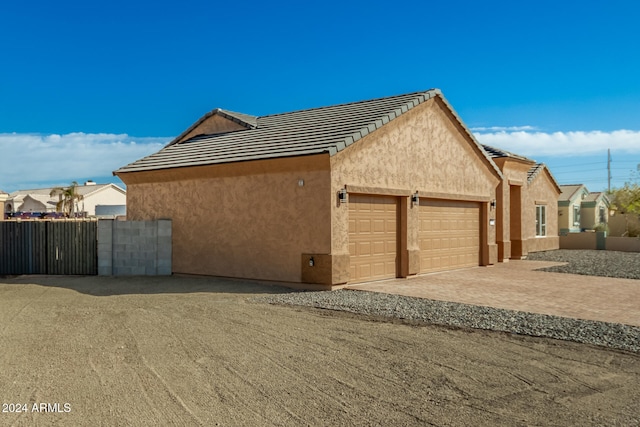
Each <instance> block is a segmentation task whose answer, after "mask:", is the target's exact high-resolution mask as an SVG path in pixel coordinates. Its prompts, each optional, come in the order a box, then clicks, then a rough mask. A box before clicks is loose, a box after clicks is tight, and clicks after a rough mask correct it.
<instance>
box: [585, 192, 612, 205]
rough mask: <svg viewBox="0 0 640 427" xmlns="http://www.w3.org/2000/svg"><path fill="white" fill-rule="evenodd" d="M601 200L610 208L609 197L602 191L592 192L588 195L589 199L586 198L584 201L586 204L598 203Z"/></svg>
mask: <svg viewBox="0 0 640 427" xmlns="http://www.w3.org/2000/svg"><path fill="white" fill-rule="evenodd" d="M599 199H602V201H604V203H605V204H606V205H607V206H609V204H610V203H611V202H610V200H609V198H608V197H607V195H606V194H605V193H604V192H602V191H594V192H590V193H589V194H588V195H587V197H585V199H584V201H585V202H597V201H598V200H599Z"/></svg>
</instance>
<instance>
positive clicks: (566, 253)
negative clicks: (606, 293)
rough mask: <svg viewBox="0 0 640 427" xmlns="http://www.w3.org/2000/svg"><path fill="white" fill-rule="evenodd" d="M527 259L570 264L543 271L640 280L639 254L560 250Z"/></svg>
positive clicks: (538, 254) (530, 255) (541, 253)
mask: <svg viewBox="0 0 640 427" xmlns="http://www.w3.org/2000/svg"><path fill="white" fill-rule="evenodd" d="M527 259H529V260H532V261H557V262H566V263H568V264H567V265H561V266H557V267H548V268H543V269H542V270H543V271H551V272H555V273H571V274H584V275H587V276H604V277H618V278H621V279H640V253H637V252H616V251H593V250H569V249H560V250H557V251H546V252H534V253H530V254H529V255H528V256H527Z"/></svg>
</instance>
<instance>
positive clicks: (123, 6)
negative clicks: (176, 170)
mask: <svg viewBox="0 0 640 427" xmlns="http://www.w3.org/2000/svg"><path fill="white" fill-rule="evenodd" d="M638 16H640V2H636V1H616V0H611V1H608V2H601V1H598V2H596V1H580V2H578V1H557V0H555V1H553V2H551V1H546V0H542V1H536V2H514V1H508V2H507V1H504V2H503V1H487V2H476V1H448V2H432V1H424V0H423V1H411V0H410V1H405V2H397V3H392V2H388V1H385V2H379V1H375V0H374V1H367V2H360V1H352V2H350V1H341V2H334V1H324V2H314V1H308V2H298V1H296V2H293V1H284V2H253V1H246V2H211V1H190V0H185V1H182V2H162V1H155V2H150V1H134V0H128V1H120V0H113V1H109V2H87V1H67V0H59V1H57V2H51V1H48V0H47V1H44V0H35V1H31V2H15V1H14V2H2V4H1V5H0V47H1V49H0V55H1V61H0V164H1V165H2V166H0V189H2V190H4V191H9V192H10V191H14V190H16V189H18V188H29V187H37V186H45V185H64V184H68V183H69V182H71V181H73V180H76V181H79V182H81V181H84V180H87V179H93V180H95V181H98V182H119V181H118V179H117V178H114V177H112V176H111V171H113V170H114V169H117V168H118V167H120V166H122V165H124V164H127V163H130V162H131V161H134V160H136V159H138V158H140V157H142V156H144V155H147V154H150V153H151V152H154V151H157V149H159V148H160V147H161V146H162V145H163V144H164V143H165V142H166V141H168V140H170V139H171V137H173V136H175V135H177V134H179V133H180V132H182V131H183V130H184V129H185V128H187V127H188V126H189V125H190V124H191V123H193V122H194V121H195V120H197V119H198V118H199V117H201V116H202V115H203V114H204V113H206V112H207V111H210V110H212V109H213V108H216V107H221V108H225V109H229V110H233V111H240V112H245V113H248V114H255V115H264V114H272V113H279V112H285V111H292V110H297V109H303V108H312V107H318V106H323V105H330V104H336V103H343V102H351V101H359V100H363V99H372V98H377V97H382V96H390V95H396V94H401V93H408V92H414V91H419V90H425V89H429V88H433V87H437V88H440V89H441V90H442V91H443V93H444V95H445V97H446V98H447V99H448V101H449V102H450V103H451V104H452V105H453V107H454V108H455V109H456V111H457V112H458V114H459V115H460V116H461V117H462V119H463V121H464V122H465V123H466V125H467V126H468V127H469V128H471V129H472V131H473V132H474V133H475V134H476V137H477V139H478V140H480V141H481V142H483V143H488V144H492V145H497V146H498V147H500V148H503V149H506V150H510V151H514V152H516V153H518V154H522V155H526V156H529V157H532V158H534V159H536V160H538V161H542V162H545V163H547V164H548V165H549V167H550V168H551V170H552V172H553V173H554V175H555V177H556V178H557V180H558V181H559V182H560V183H561V184H563V183H577V182H582V183H585V184H586V185H587V186H588V187H589V189H590V190H592V191H599V190H602V189H604V188H606V185H607V171H606V165H607V148H611V150H612V158H613V162H612V175H613V180H612V185H613V186H619V185H622V184H623V183H624V182H625V181H626V180H629V179H630V178H631V175H632V172H634V171H636V169H637V167H638V166H637V165H638V164H640V77H639V76H640V53H639V52H640V47H639V46H640V26H638V24H637V17H638Z"/></svg>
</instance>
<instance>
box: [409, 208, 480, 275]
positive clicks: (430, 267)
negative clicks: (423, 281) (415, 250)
mask: <svg viewBox="0 0 640 427" xmlns="http://www.w3.org/2000/svg"><path fill="white" fill-rule="evenodd" d="M419 215H420V232H419V240H420V272H421V273H428V272H432V271H442V270H452V269H455V268H462V267H473V266H477V265H479V264H480V204H479V203H475V202H458V201H448V200H446V201H445V200H430V199H426V200H424V199H423V200H420V214H419Z"/></svg>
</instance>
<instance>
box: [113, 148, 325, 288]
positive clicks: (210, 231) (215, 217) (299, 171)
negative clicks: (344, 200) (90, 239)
mask: <svg viewBox="0 0 640 427" xmlns="http://www.w3.org/2000/svg"><path fill="white" fill-rule="evenodd" d="M119 176H120V177H121V179H122V180H123V181H124V182H125V183H126V184H127V219H128V220H155V219H171V220H172V225H173V231H172V233H173V256H172V264H173V272H175V273H189V274H202V275H213V276H225V277H241V278H253V279H266V280H274V281H283V282H298V283H299V282H301V281H303V280H301V277H302V267H301V263H302V259H303V254H329V253H330V250H331V207H330V206H331V203H332V202H333V200H332V197H331V190H330V172H329V156H328V154H326V155H316V156H306V157H295V158H288V159H274V160H256V161H251V162H242V163H235V164H233V163H232V164H222V165H212V166H200V167H188V168H177V169H167V170H159V171H150V172H136V173H122V174H119ZM300 180H303V181H304V183H303V185H302V186H300V185H299V181H300ZM318 261H319V264H323V262H324V261H325V260H324V259H323V258H322V257H320V258H319V259H318Z"/></svg>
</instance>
